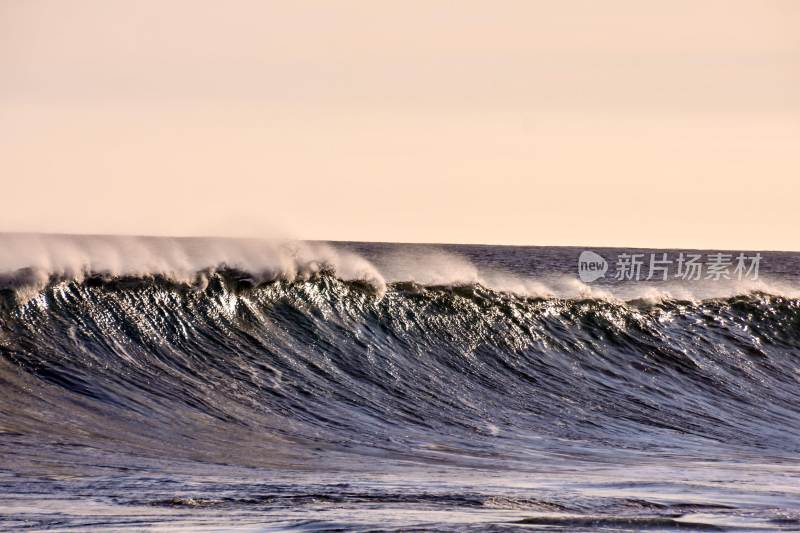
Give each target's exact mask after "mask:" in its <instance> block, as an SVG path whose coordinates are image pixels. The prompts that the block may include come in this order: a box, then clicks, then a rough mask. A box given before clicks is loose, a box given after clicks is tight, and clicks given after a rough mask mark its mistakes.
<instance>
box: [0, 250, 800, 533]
mask: <svg viewBox="0 0 800 533" xmlns="http://www.w3.org/2000/svg"><path fill="white" fill-rule="evenodd" d="M14 238H15V239H17V240H16V241H14V245H15V246H16V248H14V250H16V251H15V253H27V252H30V250H32V249H35V250H37V253H38V251H39V250H40V249H46V251H47V253H48V254H50V255H47V256H46V257H47V261H46V262H44V261H42V260H41V257H43V256H41V255H38V256H36V257H34V256H31V259H30V260H28V259H25V258H19V257H16V256H15V257H14V258H11V259H13V260H14V261H11V260H10V259H9V258H4V260H3V261H0V265H9V264H14V265H15V266H14V268H6V271H5V272H0V274H1V275H2V276H3V279H4V280H5V281H4V287H5V288H4V289H2V294H1V295H0V300H1V302H0V392H1V393H2V394H0V487H1V488H2V489H1V490H0V528H4V529H7V530H11V531H18V530H24V529H30V530H41V529H46V530H56V531H57V530H70V531H76V530H77V531H83V530H108V531H119V530H131V531H138V530H156V531H157V530H187V531H199V530H208V531H220V530H236V531H239V530H246V531H250V530H253V531H272V530H275V531H282V530H308V531H324V530H330V529H333V530H336V529H360V530H370V531H373V530H396V531H408V530H410V529H419V530H453V531H463V530H475V531H485V530H511V529H522V528H525V529H543V530H549V531H553V530H563V531H577V530H586V531H594V530H597V529H603V530H613V531H625V530H640V529H649V530H665V531H669V530H675V529H686V530H703V529H708V530H735V531H746V530H764V529H778V530H787V531H788V530H798V529H800V481H799V478H798V475H799V469H800V462H798V453H799V452H800V437H798V435H799V434H800V410H799V409H798V407H797V406H798V405H800V403H798V400H800V364H799V363H800V352H799V351H798V350H800V300H799V299H798V298H797V294H796V292H795V291H796V289H797V288H798V287H800V283H798V273H800V266H799V265H800V259H799V258H798V256H797V254H786V253H764V254H763V255H764V258H763V263H762V272H761V274H762V275H761V278H760V279H759V280H758V282H751V283H747V284H742V283H734V282H730V283H728V282H721V283H717V284H715V283H713V282H705V281H704V282H697V283H691V282H683V283H680V284H679V283H676V282H675V281H674V280H673V281H671V282H665V283H656V282H638V283H637V282H627V283H625V282H623V283H618V282H614V281H613V280H608V279H606V280H600V281H599V282H598V283H596V284H593V285H591V286H588V285H585V284H581V283H579V282H577V280H576V279H575V277H576V276H575V267H576V262H577V257H578V254H579V253H580V251H581V250H578V249H571V248H519V247H478V246H435V247H434V246H407V245H387V244H369V245H368V244H358V243H340V244H334V245H331V247H330V248H327V247H326V248H324V249H322V248H312V249H311V251H307V250H303V251H301V253H299V254H298V253H297V252H296V251H294V252H292V254H290V258H291V261H289V262H287V260H286V258H281V259H280V261H278V260H274V261H273V260H265V259H264V256H262V255H257V254H256V255H254V252H253V248H252V247H254V246H255V247H256V248H255V249H256V250H259V249H258V245H257V244H253V243H249V244H248V245H247V247H248V248H247V249H246V250H244V251H242V250H240V249H238V248H236V247H235V246H233V245H230V244H229V243H224V245H219V244H217V243H210V242H205V241H192V242H191V246H190V245H187V244H186V243H184V242H180V243H177V244H175V242H174V240H172V241H159V240H151V241H144V244H142V243H141V242H136V243H134V244H135V246H133V245H132V244H131V243H124V246H123V245H122V244H119V243H117V242H116V241H114V240H113V239H112V240H107V241H99V240H95V241H92V240H91V239H89V240H81V239H80V238H63V239H64V240H58V239H55V241H54V240H52V239H51V240H49V241H47V242H46V243H45V244H42V243H38V244H37V245H36V247H32V246H31V247H27V248H25V247H23V246H22V245H21V244H20V242H21V240H24V239H25V238H27V237H24V236H23V237H19V236H17V237H14ZM53 242H56V245H57V246H56V245H54V244H53ZM109 243H110V244H109ZM48 247H49V248H48ZM109 247H111V249H112V251H113V254H111V255H110V256H109V255H108V254H107V253H106V252H107V249H108V248H109ZM56 248H57V250H56ZM211 248H213V249H214V250H216V253H217V254H222V256H224V258H225V260H224V261H223V260H221V259H218V258H217V259H215V258H214V257H217V256H214V257H210V256H209V257H206V256H202V259H203V261H205V262H206V263H209V264H204V265H201V264H200V263H202V261H200V259H199V258H201V254H200V252H199V251H203V250H206V249H211ZM64 250H68V251H69V252H70V253H71V254H72V255H73V256H75V251H76V250H77V251H79V252H80V251H82V254H81V253H79V254H77V257H79V258H80V261H78V262H77V263H76V262H75V261H74V260H72V259H71V260H70V261H71V262H69V263H68V265H69V268H66V267H65V266H64V265H66V264H67V263H65V262H64V260H63V259H59V258H58V257H56V256H55V254H56V252H57V251H60V252H63V251H64ZM98 250H103V253H104V254H105V255H103V256H102V258H100V256H99V255H98V254H99V252H98ZM131 250H134V251H135V252H136V254H138V255H136V258H137V259H136V261H137V262H136V268H135V269H134V268H133V267H130V266H128V267H125V266H124V265H123V266H122V267H121V270H112V269H110V268H106V267H105V266H103V267H102V268H101V267H100V265H101V264H102V265H108V264H115V265H119V264H120V261H122V260H126V258H127V257H128V255H126V254H130V253H133V252H131ZM165 250H166V251H165ZM170 250H171V252H169V253H170V254H171V255H170V257H169V261H166V260H165V261H157V262H154V261H153V260H152V259H153V258H154V257H155V258H157V257H158V254H166V253H167V252H168V251H170ZM176 250H177V252H176ZM198 250H199V251H198ZM220 250H222V251H221V252H220ZM320 250H322V251H320ZM26 251H27V252H26ZM598 251H599V252H600V253H602V254H603V255H604V256H605V257H609V258H611V257H613V256H614V255H615V254H617V253H619V252H620V251H618V250H598ZM178 252H180V253H178ZM223 252H224V253H223ZM145 253H146V254H150V255H147V257H148V261H142V259H141V258H142V257H144V254H145ZM270 253H272V252H270ZM676 253H677V251H676ZM181 254H183V255H181ZM315 254H316V255H315ZM222 256H220V257H222ZM300 256H302V260H301V259H300ZM108 257H112V258H113V261H112V260H109V259H108ZM254 257H255V259H254ZM269 257H274V256H269ZM87 258H88V259H87ZM100 259H102V260H103V261H104V262H101V260H100ZM245 259H246V260H247V263H246V264H244V261H245ZM26 261H29V262H30V265H29V266H28V267H26V266H24V265H25V264H26ZM37 261H38V262H37ZM60 261H61V262H60ZM43 265H45V266H48V265H49V266H48V268H49V270H48V268H45V267H44V266H43ZM75 265H77V266H75ZM153 265H156V266H153ZM165 265H166V266H165ZM175 265H180V267H181V271H180V272H181V275H180V276H178V275H176V272H177V271H178V269H177V268H176V267H175ZM258 265H262V266H258ZM276 265H279V268H278V267H276ZM287 265H288V266H287ZM342 265H345V266H342ZM56 267H57V268H56ZM201 267H202V268H201ZM126 268H127V270H126ZM148 268H149V269H150V270H148ZM192 269H194V270H195V271H196V272H195V273H196V274H197V275H196V276H194V275H187V272H188V273H189V274H192ZM287 269H288V270H287ZM345 271H346V272H348V274H347V275H345V274H342V272H345ZM287 272H289V273H288V274H287Z"/></svg>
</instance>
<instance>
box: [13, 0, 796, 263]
mask: <svg viewBox="0 0 800 533" xmlns="http://www.w3.org/2000/svg"><path fill="white" fill-rule="evenodd" d="M799 28H800V2H797V1H794V0H785V1H774V0H749V1H737V0H718V1H717V0H713V1H712V0H670V1H663V2H662V1H642V0H609V1H604V2H597V1H594V0H585V1H577V0H559V1H546V2H544V1H532V0H526V1H505V2H503V1H480V2H478V1H452V2H444V1H429V0H426V1H403V2H391V3H390V2H375V1H362V2H353V1H331V2H317V1H314V2H310V1H296V0H292V1H288V0H287V1H284V2H267V1H228V2H219V1H214V2H210V1H198V0H191V1H189V0H186V1H170V0H160V1H138V2H131V1H121V0H96V1H86V0H72V1H70V2H62V1H55V0H54V1H41V0H0V180H2V182H1V183H2V190H3V192H4V195H3V202H2V209H0V231H48V232H77V233H129V234H130V233H132V234H156V235H210V234H211V235H228V236H266V235H267V234H269V233H271V232H275V231H280V232H283V233H285V232H289V233H291V234H293V235H295V236H297V237H301V238H310V239H340V240H380V241H413V242H479V243H506V244H552V245H557V244H562V245H593V246H602V245H623V246H651V247H701V248H706V247H708V248H732V249H794V250H800V233H799V232H798V231H797V228H798V224H797V222H798V208H797V202H798V192H800V30H799Z"/></svg>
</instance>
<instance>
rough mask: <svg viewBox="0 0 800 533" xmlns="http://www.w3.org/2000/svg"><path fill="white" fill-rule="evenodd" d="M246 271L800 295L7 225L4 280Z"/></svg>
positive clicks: (752, 286) (617, 296)
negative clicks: (23, 230) (30, 230)
mask: <svg viewBox="0 0 800 533" xmlns="http://www.w3.org/2000/svg"><path fill="white" fill-rule="evenodd" d="M225 270H233V271H239V272H242V273H245V274H246V275H247V276H248V277H249V278H250V280H251V282H252V283H253V284H255V285H258V284H262V283H268V282H271V281H277V280H281V281H288V282H293V281H306V280H309V279H312V278H314V277H316V276H318V275H320V274H321V273H323V272H325V273H330V274H333V275H335V276H336V277H337V278H339V279H341V280H343V281H358V282H363V283H366V284H368V285H369V286H370V287H372V289H373V290H374V292H375V294H376V295H378V296H379V297H382V296H383V295H384V294H385V292H386V290H387V286H388V285H390V284H392V283H414V284H417V285H419V286H423V287H429V286H467V285H480V286H483V287H486V288H488V289H490V290H494V291H499V292H506V293H512V294H515V295H518V296H522V297H529V298H564V299H603V300H618V301H632V300H644V301H649V302H659V301H664V300H688V301H701V300H705V299H714V298H729V297H731V296H736V295H740V294H749V293H753V292H760V293H767V294H773V295H779V296H787V297H790V298H800V290H798V288H797V287H795V286H793V285H791V284H790V283H788V282H786V281H785V280H767V279H763V278H762V279H759V280H748V281H735V280H724V281H706V280H697V281H692V282H685V281H678V280H673V281H668V282H662V283H627V284H616V285H615V284H598V283H594V284H591V285H590V284H586V283H583V282H581V281H580V280H578V279H577V277H575V276H574V275H568V274H565V273H563V272H551V273H548V274H546V275H539V276H537V277H533V276H526V275H520V274H516V273H511V272H508V271H505V270H500V269H496V268H493V267H492V266H489V265H483V264H481V265H477V264H475V262H473V261H471V260H470V259H469V258H468V257H466V256H464V255H461V254H459V253H454V252H452V251H447V250H443V249H438V248H436V247H435V246H424V247H416V248H408V247H402V248H397V249H391V250H389V251H385V252H383V253H381V254H380V255H379V256H378V257H376V258H373V257H370V259H367V258H366V257H363V256H362V255H359V254H358V253H355V252H354V251H351V250H348V249H346V247H344V246H339V245H336V244H331V243H324V242H316V241H292V240H277V239H276V240H258V239H228V238H210V237H202V238H200V237H198V238H185V237H184V238H177V237H175V238H172V237H139V236H107V235H58V234H17V233H12V234H0V288H2V287H3V286H5V287H10V288H15V289H19V288H27V289H29V290H30V289H32V290H34V291H35V290H39V289H41V288H42V287H44V286H45V285H46V284H47V283H49V282H52V281H54V280H55V281H59V280H74V281H82V280H84V279H86V278H87V277H94V276H100V277H110V278H114V277H134V278H148V277H162V278H166V279H169V280H171V281H174V282H177V283H183V284H188V285H193V286H200V287H203V286H205V284H206V283H207V281H208V276H209V275H210V274H213V273H214V272H219V271H225Z"/></svg>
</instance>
